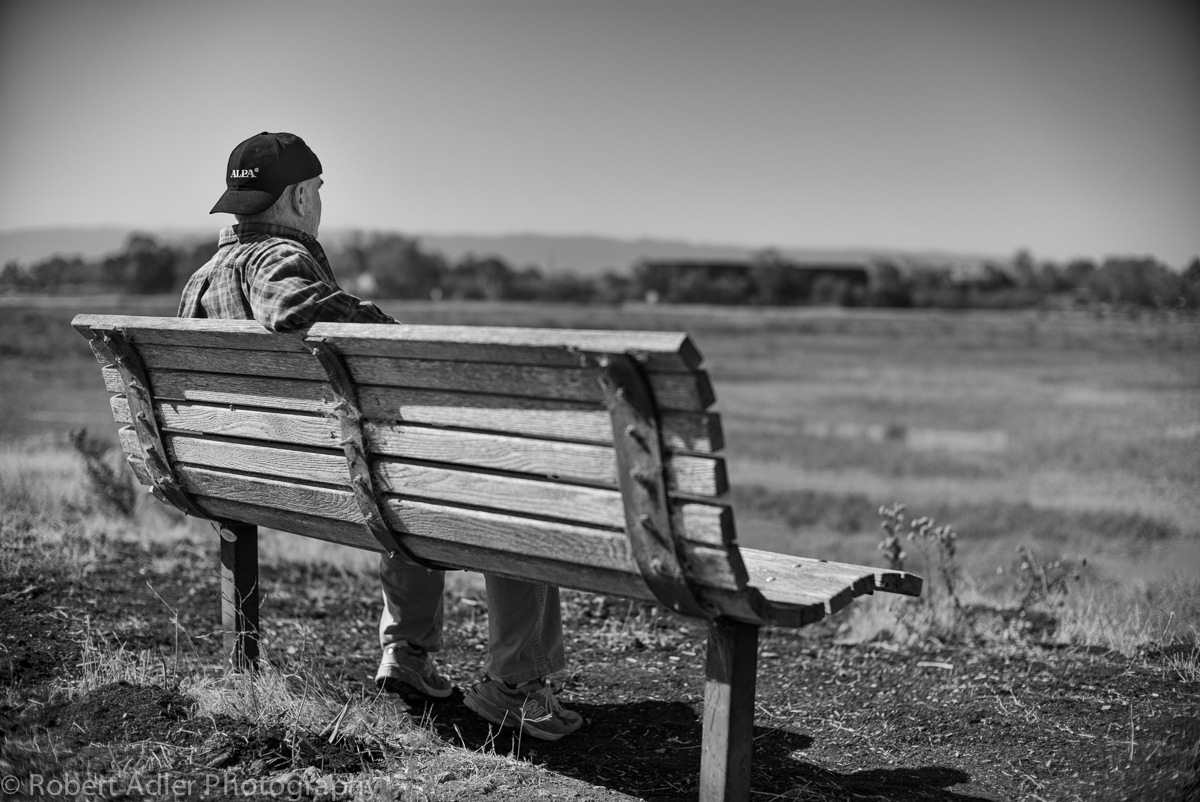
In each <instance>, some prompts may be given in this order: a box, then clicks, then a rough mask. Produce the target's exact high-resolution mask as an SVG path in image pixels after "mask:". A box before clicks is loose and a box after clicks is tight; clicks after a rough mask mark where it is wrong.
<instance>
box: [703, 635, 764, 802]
mask: <svg viewBox="0 0 1200 802" xmlns="http://www.w3.org/2000/svg"><path fill="white" fill-rule="evenodd" d="M757 662H758V627H756V626H751V625H748V624H741V623H732V622H727V621H713V622H711V623H710V624H709V625H708V653H707V656H706V658H705V669H704V738H703V743H702V751H701V753H700V802H732V800H744V799H749V798H750V756H751V752H752V751H753V749H754V685H755V681H756V679H757V674H758V668H757Z"/></svg>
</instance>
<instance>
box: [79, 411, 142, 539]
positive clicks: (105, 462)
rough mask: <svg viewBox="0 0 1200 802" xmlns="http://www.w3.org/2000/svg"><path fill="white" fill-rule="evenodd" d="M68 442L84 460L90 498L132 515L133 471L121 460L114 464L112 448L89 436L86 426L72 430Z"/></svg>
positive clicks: (119, 513) (122, 513) (100, 504)
mask: <svg viewBox="0 0 1200 802" xmlns="http://www.w3.org/2000/svg"><path fill="white" fill-rule="evenodd" d="M67 441H68V442H69V443H70V444H71V447H72V448H74V449H75V453H76V454H78V455H79V458H80V459H81V460H82V461H83V471H84V477H85V479H86V481H87V489H88V491H89V493H90V495H91V498H92V499H94V500H95V501H96V503H97V504H98V505H99V507H100V508H101V509H103V510H106V511H108V512H115V513H117V514H118V515H121V516H123V517H125V518H131V517H133V507H134V492H133V482H131V481H130V472H129V470H128V468H127V467H125V465H124V460H123V459H122V460H121V464H120V467H114V466H113V459H112V458H111V454H110V449H109V447H108V446H107V445H106V444H105V443H103V442H101V441H99V440H96V439H95V438H93V437H91V436H89V435H88V431H87V429H86V428H84V427H82V426H80V427H78V428H75V429H72V430H71V431H70V433H68V435H67Z"/></svg>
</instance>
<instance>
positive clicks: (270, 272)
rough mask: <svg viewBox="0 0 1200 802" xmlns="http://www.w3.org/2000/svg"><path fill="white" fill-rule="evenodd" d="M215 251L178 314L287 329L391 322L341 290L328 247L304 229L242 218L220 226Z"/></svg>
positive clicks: (190, 286) (198, 273)
mask: <svg viewBox="0 0 1200 802" xmlns="http://www.w3.org/2000/svg"><path fill="white" fill-rule="evenodd" d="M218 245H219V246H220V248H219V250H218V251H217V253H216V255H215V256H213V258H212V259H210V260H209V261H208V263H207V264H206V265H204V267H202V268H200V269H199V270H197V271H196V272H195V274H194V275H193V276H192V277H191V278H190V279H188V283H187V285H186V286H185V287H184V288H183V297H182V298H181V299H180V301H179V317H212V318H232V319H235V320H257V321H258V322H259V323H262V324H263V325H264V326H266V327H267V329H269V330H270V331H276V332H287V331H294V330H296V329H301V328H305V327H307V326H311V325H312V324H313V323H319V322H322V321H324V322H328V323H395V322H397V321H396V319H395V318H393V317H391V316H390V315H386V314H384V313H383V312H382V311H380V309H379V307H377V306H376V305H375V304H372V303H368V302H366V301H363V300H361V299H359V298H356V297H355V296H353V295H351V294H349V293H348V292H344V291H343V290H342V289H341V287H339V286H338V284H337V280H336V279H335V278H334V277H333V270H331V269H330V267H329V259H328V258H326V256H325V249H324V248H322V247H321V244H320V243H319V242H317V240H316V238H315V237H311V236H309V235H308V234H306V233H304V232H303V231H297V230H296V229H294V228H289V227H287V226H280V225H272V224H269V223H242V224H241V225H236V226H233V227H232V228H226V229H223V230H222V231H221V237H220V239H219V240H218Z"/></svg>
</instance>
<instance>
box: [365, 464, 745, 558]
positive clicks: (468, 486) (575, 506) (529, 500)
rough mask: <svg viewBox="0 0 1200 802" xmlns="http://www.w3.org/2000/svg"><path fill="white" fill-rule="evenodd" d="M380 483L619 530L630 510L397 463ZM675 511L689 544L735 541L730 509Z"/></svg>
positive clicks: (579, 494) (614, 502)
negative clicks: (627, 511) (626, 513)
mask: <svg viewBox="0 0 1200 802" xmlns="http://www.w3.org/2000/svg"><path fill="white" fill-rule="evenodd" d="M375 481H376V487H377V488H378V489H379V490H381V491H383V492H387V493H391V494H394V495H397V496H402V497H404V498H411V499H415V500H426V501H435V502H436V501H446V502H450V503H453V504H465V505H471V506H475V507H483V508H486V509H489V510H494V511H497V512H513V513H518V514H525V515H541V516H546V517H549V518H556V519H559V520H563V521H572V522H577V523H583V524H591V525H594V526H604V527H608V528H611V529H614V530H617V531H620V530H621V529H622V528H624V526H625V507H624V503H623V501H622V499H621V494H620V492H618V491H616V490H609V489H601V488H593V487H580V486H578V485H566V484H560V483H557V482H539V481H536V480H531V479H520V478H514V477H511V476H496V475H494V474H485V473H473V472H469V471H458V470H446V469H440V468H431V467H429V466H427V465H410V464H406V463H403V462H400V461H397V460H378V461H377V462H376V463H375ZM672 512H673V520H674V523H675V526H676V534H677V535H679V536H680V537H682V538H683V539H685V540H688V541H691V542H693V543H703V544H707V545H711V546H722V545H724V544H726V543H729V542H732V541H733V539H734V537H733V515H732V511H731V510H730V508H729V507H727V506H723V505H715V504H699V503H693V502H683V503H680V504H678V505H676V506H675V507H674V509H673V510H672Z"/></svg>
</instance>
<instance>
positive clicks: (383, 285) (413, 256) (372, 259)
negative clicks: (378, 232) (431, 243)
mask: <svg viewBox="0 0 1200 802" xmlns="http://www.w3.org/2000/svg"><path fill="white" fill-rule="evenodd" d="M360 256H361V259H362V262H363V263H364V264H365V267H366V270H365V272H368V273H370V274H371V276H373V277H374V279H375V287H376V292H377V294H378V295H379V296H380V297H383V298H428V297H429V294H430V292H431V291H432V290H433V289H434V288H435V287H439V286H441V283H442V277H443V274H444V273H445V272H446V263H445V261H444V260H443V259H442V258H441V256H438V255H435V254H430V253H426V252H425V251H423V250H422V249H421V244H420V242H419V241H417V240H415V239H409V238H407V237H402V236H400V235H399V234H385V235H382V236H378V237H376V238H374V239H373V240H371V241H370V242H368V243H367V244H366V245H365V246H363V247H362V249H361V254H360Z"/></svg>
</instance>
